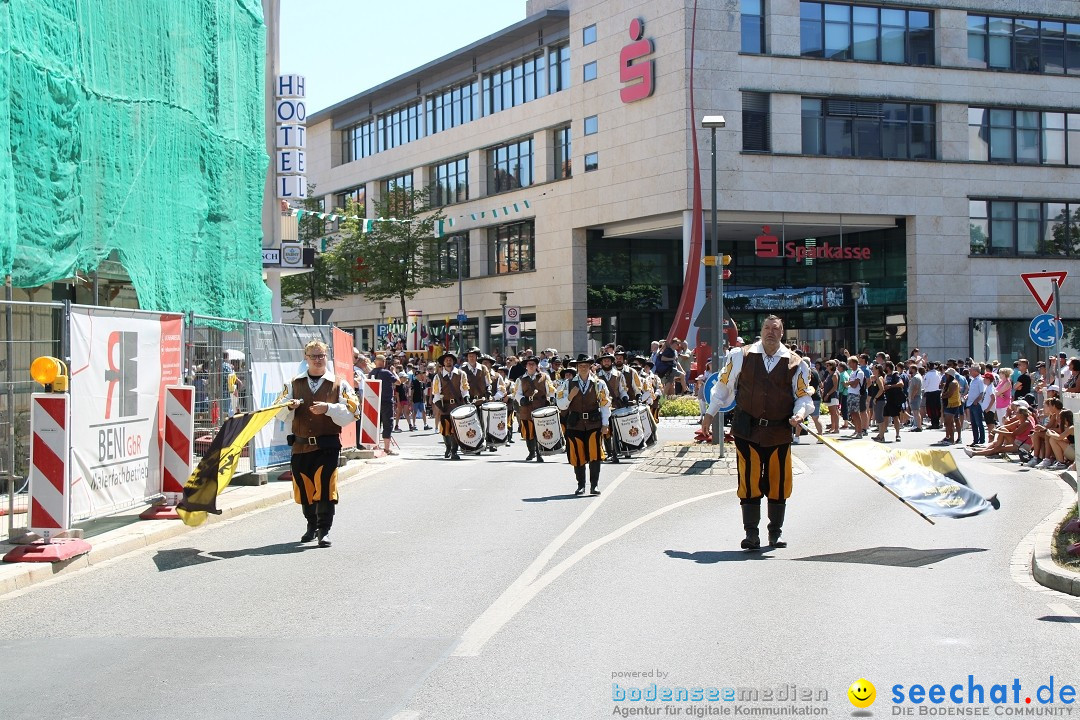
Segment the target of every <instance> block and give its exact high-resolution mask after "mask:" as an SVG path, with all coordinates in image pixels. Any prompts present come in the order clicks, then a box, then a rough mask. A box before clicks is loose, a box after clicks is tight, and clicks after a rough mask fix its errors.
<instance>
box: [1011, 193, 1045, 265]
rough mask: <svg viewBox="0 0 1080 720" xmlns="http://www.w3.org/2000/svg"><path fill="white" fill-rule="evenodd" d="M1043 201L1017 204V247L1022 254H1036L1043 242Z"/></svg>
mask: <svg viewBox="0 0 1080 720" xmlns="http://www.w3.org/2000/svg"><path fill="white" fill-rule="evenodd" d="M1042 234H1043V228H1042V203H1031V202H1022V203H1017V204H1016V249H1017V252H1018V253H1019V254H1020V255H1035V254H1038V253H1039V252H1040V251H1041V247H1040V246H1041V244H1042V242H1041V241H1042Z"/></svg>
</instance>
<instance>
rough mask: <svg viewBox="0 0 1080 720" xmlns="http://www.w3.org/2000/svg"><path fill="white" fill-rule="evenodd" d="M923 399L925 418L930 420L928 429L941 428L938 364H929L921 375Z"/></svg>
mask: <svg viewBox="0 0 1080 720" xmlns="http://www.w3.org/2000/svg"><path fill="white" fill-rule="evenodd" d="M922 387H923V398H924V399H925V401H926V417H928V418H929V419H930V429H932V430H937V429H938V428H940V427H941V373H940V372H939V371H938V364H937V363H936V362H935V363H930V366H929V367H928V368H927V370H926V374H925V375H923V385H922Z"/></svg>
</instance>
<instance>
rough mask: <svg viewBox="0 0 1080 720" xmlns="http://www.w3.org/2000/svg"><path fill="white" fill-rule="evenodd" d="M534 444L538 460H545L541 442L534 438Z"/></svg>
mask: <svg viewBox="0 0 1080 720" xmlns="http://www.w3.org/2000/svg"><path fill="white" fill-rule="evenodd" d="M533 444H534V445H535V446H536V462H544V454H543V453H542V452H540V443H538V442H537V441H536V440H533Z"/></svg>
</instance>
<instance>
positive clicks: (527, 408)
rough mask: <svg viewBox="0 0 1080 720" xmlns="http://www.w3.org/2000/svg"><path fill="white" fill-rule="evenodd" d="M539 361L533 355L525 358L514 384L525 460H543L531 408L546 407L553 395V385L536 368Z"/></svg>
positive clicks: (549, 379)
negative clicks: (522, 371)
mask: <svg viewBox="0 0 1080 720" xmlns="http://www.w3.org/2000/svg"><path fill="white" fill-rule="evenodd" d="M538 364H539V361H538V360H537V359H536V357H535V356H530V357H529V358H528V359H526V360H525V374H524V375H522V376H521V377H520V378H518V381H517V385H515V386H514V400H516V401H517V405H518V423H519V424H520V425H521V438H522V439H523V440H524V441H525V445H526V447H527V448H528V449H529V456H528V457H527V458H525V462H529V461H531V460H532V459H533V458H536V462H544V456H543V455H542V454H541V453H540V448H539V447H538V446H537V444H536V426H535V425H534V424H533V419H532V414H533V410H539V409H540V408H542V407H546V406H547V405H548V403H549V401H550V400H551V399H552V398H554V397H555V386H554V385H553V384H552V383H551V378H549V377H548V376H547V375H545V374H544V373H542V372H540V370H539V369H538Z"/></svg>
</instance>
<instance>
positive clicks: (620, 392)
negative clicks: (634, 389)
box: [597, 353, 630, 465]
mask: <svg viewBox="0 0 1080 720" xmlns="http://www.w3.org/2000/svg"><path fill="white" fill-rule="evenodd" d="M614 364H615V356H614V355H612V354H611V353H604V354H603V355H601V356H600V372H599V373H597V377H599V379H600V381H601V382H602V383H604V384H605V385H606V386H607V391H608V398H610V401H611V409H612V410H618V409H619V408H624V407H626V406H627V405H629V404H630V395H629V394H628V392H627V388H626V377H625V376H624V375H623V373H622V372H621V371H620V370H616V369H615V365H614ZM604 452H605V453H606V454H607V456H608V458H609V459H610V460H611V462H613V463H615V464H616V465H618V464H619V447H618V443H617V442H616V440H615V438H614V437H613V436H612V435H611V434H610V433H608V434H605V435H604ZM627 457H630V455H629V454H627Z"/></svg>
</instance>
